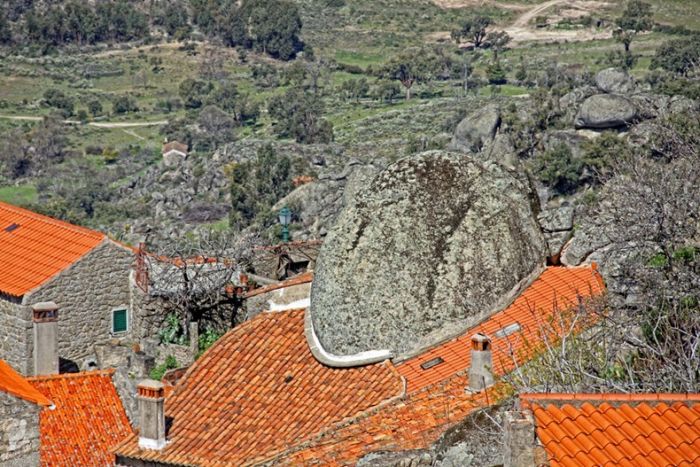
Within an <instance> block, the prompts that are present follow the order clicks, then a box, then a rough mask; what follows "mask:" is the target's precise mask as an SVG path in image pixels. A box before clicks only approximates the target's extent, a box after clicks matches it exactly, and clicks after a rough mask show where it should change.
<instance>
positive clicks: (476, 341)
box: [472, 332, 491, 350]
mask: <svg viewBox="0 0 700 467" xmlns="http://www.w3.org/2000/svg"><path fill="white" fill-rule="evenodd" d="M490 347H491V338H490V337H489V336H487V335H486V334H482V333H480V332H479V333H476V334H474V335H473V336H472V349H474V350H489V348H490Z"/></svg>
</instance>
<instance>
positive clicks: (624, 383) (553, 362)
mask: <svg viewBox="0 0 700 467" xmlns="http://www.w3.org/2000/svg"><path fill="white" fill-rule="evenodd" d="M699 125H700V124H698V120H697V115H693V114H692V113H691V114H690V115H687V116H684V117H674V118H670V119H662V120H661V121H660V122H658V128H657V129H656V131H655V134H654V135H653V137H652V138H651V140H650V141H649V144H648V145H647V150H645V149H640V148H637V149H636V151H634V154H631V155H625V156H624V157H621V158H619V159H618V160H615V161H613V162H612V166H613V168H612V171H613V173H614V176H613V177H612V178H611V179H610V180H609V181H608V183H607V184H606V185H605V186H604V187H603V189H602V191H601V193H600V194H599V196H598V198H599V202H598V203H597V204H596V205H595V206H594V207H593V209H591V210H590V212H589V213H588V215H587V218H588V219H590V221H589V225H588V226H587V227H585V228H586V230H588V233H589V235H595V236H596V238H598V239H600V240H601V243H602V244H605V245H607V246H606V247H607V253H606V254H607V256H608V257H612V256H613V255H616V257H617V264H616V267H617V268H618V269H619V271H618V274H619V275H620V277H621V278H622V279H623V280H624V281H625V282H626V285H627V288H626V289H625V290H624V292H625V293H626V297H625V300H620V299H619V298H620V297H615V296H614V294H609V295H608V296H607V297H605V299H603V300H601V301H599V302H597V303H596V302H592V303H585V304H582V305H581V306H580V307H579V308H578V309H576V310H562V311H559V312H558V313H557V314H556V319H555V320H554V321H553V322H552V323H544V324H543V325H542V329H540V336H541V339H540V340H539V341H541V342H542V343H543V344H542V345H541V347H540V348H538V349H532V350H537V352H538V354H539V355H540V357H539V358H538V359H536V360H535V361H534V362H532V363H530V364H527V365H519V364H517V363H518V362H516V370H515V371H514V372H513V373H512V374H511V375H510V376H508V378H510V379H511V381H512V382H513V384H514V385H515V386H516V387H518V388H522V389H525V390H530V391H531V390H538V391H542V390H544V391H577V392H580V391H589V392H599V391H619V392H664V391H667V392H697V391H699V390H700V358H699V357H700V355H699V353H700V292H699V291H700V173H699V172H698V170H697V167H699V166H700V144H698V141H699V138H698V136H697V135H698V133H697V129H698V126H699ZM514 359H515V356H514Z"/></svg>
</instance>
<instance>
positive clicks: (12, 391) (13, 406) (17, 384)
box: [0, 360, 51, 467]
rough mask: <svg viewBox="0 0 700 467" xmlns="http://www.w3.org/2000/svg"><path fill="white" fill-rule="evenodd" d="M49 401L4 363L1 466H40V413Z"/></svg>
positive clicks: (0, 410) (0, 376)
mask: <svg viewBox="0 0 700 467" xmlns="http://www.w3.org/2000/svg"><path fill="white" fill-rule="evenodd" d="M50 406H51V401H49V400H48V399H47V398H46V397H45V396H44V395H43V394H41V393H40V392H39V391H38V390H37V389H36V388H35V387H34V386H32V385H31V384H30V383H29V382H28V381H27V380H25V379H24V378H23V377H22V376H21V375H20V374H19V373H17V372H16V371H15V370H14V369H13V368H12V367H11V366H10V365H8V364H7V362H4V361H3V360H0V465H4V466H7V467H24V466H28V465H39V412H40V411H41V408H42V407H50Z"/></svg>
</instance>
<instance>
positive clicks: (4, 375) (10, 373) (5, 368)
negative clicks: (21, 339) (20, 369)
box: [0, 360, 51, 407]
mask: <svg viewBox="0 0 700 467" xmlns="http://www.w3.org/2000/svg"><path fill="white" fill-rule="evenodd" d="M0 391H2V392H6V393H8V394H12V395H13V396H15V397H19V398H20V399H24V400H25V401H29V402H33V403H34V404H37V405H42V406H45V407H48V406H50V405H51V401H50V400H48V399H47V398H46V396H44V395H43V394H42V393H40V392H39V391H37V390H36V388H35V387H34V386H32V385H31V384H30V383H29V382H28V381H27V380H26V379H24V377H23V376H22V375H20V374H19V373H17V372H16V371H15V370H14V369H13V368H12V367H11V366H10V365H9V364H8V363H7V362H6V361H4V360H0Z"/></svg>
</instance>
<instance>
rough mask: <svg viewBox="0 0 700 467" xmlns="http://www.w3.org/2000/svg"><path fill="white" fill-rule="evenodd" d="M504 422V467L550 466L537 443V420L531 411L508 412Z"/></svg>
mask: <svg viewBox="0 0 700 467" xmlns="http://www.w3.org/2000/svg"><path fill="white" fill-rule="evenodd" d="M503 422H504V426H503V431H504V444H505V449H504V451H503V467H533V466H535V465H543V464H544V465H548V463H547V462H546V460H547V459H546V453H545V452H544V450H543V449H542V448H541V447H539V446H537V443H536V438H535V419H534V417H533V415H532V412H531V411H530V410H516V411H513V412H506V413H505V414H504V419H503Z"/></svg>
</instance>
